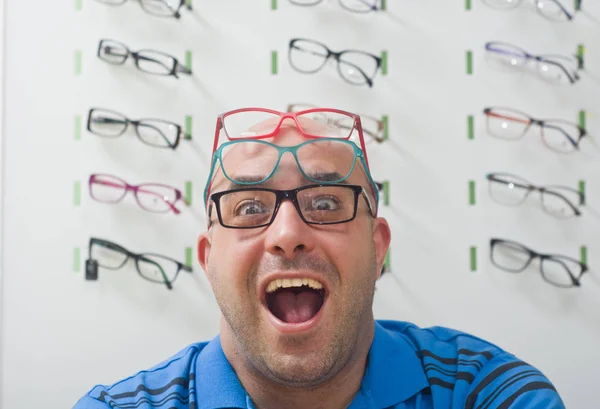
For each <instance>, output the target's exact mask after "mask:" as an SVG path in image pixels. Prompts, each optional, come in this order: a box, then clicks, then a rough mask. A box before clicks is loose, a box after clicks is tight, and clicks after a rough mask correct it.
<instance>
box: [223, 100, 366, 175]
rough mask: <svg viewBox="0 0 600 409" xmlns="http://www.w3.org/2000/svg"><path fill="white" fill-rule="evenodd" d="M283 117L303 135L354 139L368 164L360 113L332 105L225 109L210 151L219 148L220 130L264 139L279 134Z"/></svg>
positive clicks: (234, 135)
mask: <svg viewBox="0 0 600 409" xmlns="http://www.w3.org/2000/svg"><path fill="white" fill-rule="evenodd" d="M286 119H290V120H292V121H293V122H294V124H295V125H296V128H297V129H298V131H299V132H300V133H301V134H302V135H303V136H304V137H305V138H308V139H317V138H339V139H344V140H350V141H352V142H354V143H355V144H356V145H357V146H358V147H359V148H360V149H361V150H362V151H363V154H364V157H365V162H366V164H367V167H368V165H369V160H368V158H367V151H366V149H365V142H364V138H363V129H362V124H361V122H360V116H359V115H356V114H353V113H350V112H347V111H342V110H339V109H332V108H313V109H306V110H302V111H297V112H280V111H275V110H272V109H265V108H242V109H236V110H233V111H229V112H226V113H224V114H221V115H219V117H218V118H217V128H216V130H215V140H214V144H213V150H212V152H213V154H214V153H215V151H216V150H217V148H218V147H219V136H220V134H221V130H222V131H223V132H224V134H225V136H226V137H227V140H228V141H236V140H244V139H267V138H272V137H274V136H275V135H277V134H278V133H279V131H280V129H281V125H282V124H283V121H284V120H286ZM352 139H354V140H352Z"/></svg>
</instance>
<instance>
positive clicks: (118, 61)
mask: <svg viewBox="0 0 600 409" xmlns="http://www.w3.org/2000/svg"><path fill="white" fill-rule="evenodd" d="M129 56H131V58H133V60H134V61H135V66H136V67H137V68H138V69H139V70H140V71H143V72H145V73H148V74H153V75H163V76H171V75H172V76H174V77H175V78H179V75H178V74H186V75H191V74H192V71H191V70H190V69H189V68H188V67H186V66H185V65H183V64H181V63H180V62H179V60H177V58H175V57H173V56H172V55H169V54H166V53H163V52H162V51H157V50H150V49H144V50H138V51H131V50H129V48H127V46H126V45H125V44H123V43H120V42H118V41H115V40H111V39H106V38H105V39H102V40H100V43H99V44H98V58H100V59H101V60H103V61H106V62H107V63H110V64H114V65H123V64H125V61H127V59H128V58H129Z"/></svg>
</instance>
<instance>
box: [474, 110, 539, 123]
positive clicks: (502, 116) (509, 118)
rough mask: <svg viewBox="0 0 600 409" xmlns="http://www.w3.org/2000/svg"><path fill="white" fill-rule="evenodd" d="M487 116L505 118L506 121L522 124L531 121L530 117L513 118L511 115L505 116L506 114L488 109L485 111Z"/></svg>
mask: <svg viewBox="0 0 600 409" xmlns="http://www.w3.org/2000/svg"><path fill="white" fill-rule="evenodd" d="M485 114H486V115H487V116H492V117H494V118H501V119H506V120H508V121H512V122H520V123H522V124H530V123H531V119H529V120H525V119H520V118H515V117H513V116H507V115H502V114H496V113H495V112H491V111H488V112H486V113H485Z"/></svg>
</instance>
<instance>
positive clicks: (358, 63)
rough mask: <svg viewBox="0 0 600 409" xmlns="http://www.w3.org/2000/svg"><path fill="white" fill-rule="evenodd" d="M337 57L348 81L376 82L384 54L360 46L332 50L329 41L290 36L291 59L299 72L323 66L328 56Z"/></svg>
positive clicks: (340, 70) (361, 83) (354, 82)
mask: <svg viewBox="0 0 600 409" xmlns="http://www.w3.org/2000/svg"><path fill="white" fill-rule="evenodd" d="M330 58H333V59H334V60H335V61H336V62H337V69H338V73H339V74H340V76H341V77H342V78H343V79H344V81H346V82H348V83H349V84H352V85H364V84H367V85H368V86H369V87H372V86H373V78H374V77H375V74H376V73H377V70H379V67H381V57H378V56H376V55H374V54H371V53H368V52H365V51H359V50H342V51H332V50H331V49H329V48H328V47H327V46H326V45H324V44H322V43H320V42H318V41H314V40H310V39H306V38H293V39H291V40H290V44H289V52H288V59H289V61H290V64H291V66H292V67H293V68H294V69H295V70H296V71H298V72H301V73H305V74H314V73H316V72H317V71H319V70H321V68H323V67H324V66H325V64H326V63H327V60H329V59H330Z"/></svg>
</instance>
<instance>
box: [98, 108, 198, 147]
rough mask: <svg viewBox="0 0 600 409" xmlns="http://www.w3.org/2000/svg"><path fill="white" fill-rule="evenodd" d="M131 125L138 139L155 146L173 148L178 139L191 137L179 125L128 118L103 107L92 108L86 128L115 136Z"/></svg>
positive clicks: (110, 136)
mask: <svg viewBox="0 0 600 409" xmlns="http://www.w3.org/2000/svg"><path fill="white" fill-rule="evenodd" d="M129 126H131V127H132V128H133V129H134V130H135V134H136V135H137V137H138V139H139V140H140V141H141V142H143V143H144V144H146V145H149V146H152V147H155V148H170V149H175V148H177V146H178V145H179V141H180V140H181V139H182V138H183V139H185V140H190V139H192V136H191V135H189V134H185V133H184V132H183V129H182V128H181V126H180V125H177V124H176V123H174V122H171V121H165V120H163V119H156V118H143V119H136V120H134V119H129V118H127V117H126V116H125V115H123V114H121V113H118V112H116V111H112V110H109V109H104V108H92V109H90V111H89V113H88V119H87V130H88V131H89V132H91V133H93V134H94V135H98V136H102V137H106V138H117V137H119V136H121V135H123V134H124V133H125V131H127V129H128V128H129Z"/></svg>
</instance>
